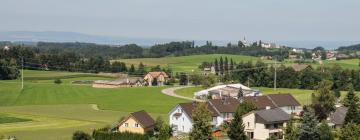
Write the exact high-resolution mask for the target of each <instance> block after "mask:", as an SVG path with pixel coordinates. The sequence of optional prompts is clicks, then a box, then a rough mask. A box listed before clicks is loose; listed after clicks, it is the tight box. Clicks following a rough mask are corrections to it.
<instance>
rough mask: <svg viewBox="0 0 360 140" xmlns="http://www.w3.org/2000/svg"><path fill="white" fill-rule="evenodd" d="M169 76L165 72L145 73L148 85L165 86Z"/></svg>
mask: <svg viewBox="0 0 360 140" xmlns="http://www.w3.org/2000/svg"><path fill="white" fill-rule="evenodd" d="M168 78H169V76H168V75H167V74H166V73H165V72H162V71H161V72H159V71H157V72H149V73H148V74H146V75H145V77H144V80H145V81H146V83H147V85H148V86H153V85H157V86H163V85H164V84H165V82H166V81H167V79H168Z"/></svg>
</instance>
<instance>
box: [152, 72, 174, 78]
mask: <svg viewBox="0 0 360 140" xmlns="http://www.w3.org/2000/svg"><path fill="white" fill-rule="evenodd" d="M148 74H150V75H151V77H153V78H157V77H159V76H160V75H163V76H164V77H169V76H168V75H167V74H166V73H165V72H162V71H153V72H149V73H148Z"/></svg>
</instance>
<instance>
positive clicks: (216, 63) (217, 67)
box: [214, 58, 219, 75]
mask: <svg viewBox="0 0 360 140" xmlns="http://www.w3.org/2000/svg"><path fill="white" fill-rule="evenodd" d="M214 67H215V73H216V75H219V62H218V59H217V58H215V62H214Z"/></svg>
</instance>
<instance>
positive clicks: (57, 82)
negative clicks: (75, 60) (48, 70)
mask: <svg viewBox="0 0 360 140" xmlns="http://www.w3.org/2000/svg"><path fill="white" fill-rule="evenodd" d="M54 83H55V84H61V83H62V81H61V80H60V79H55V80H54Z"/></svg>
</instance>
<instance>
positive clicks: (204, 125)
mask: <svg viewBox="0 0 360 140" xmlns="http://www.w3.org/2000/svg"><path fill="white" fill-rule="evenodd" d="M192 118H193V122H194V123H193V128H192V130H191V132H190V135H189V138H190V140H211V139H212V135H211V128H212V126H211V121H212V117H211V112H210V111H209V109H208V108H207V103H198V104H197V106H196V108H195V109H194V110H193V111H192Z"/></svg>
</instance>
